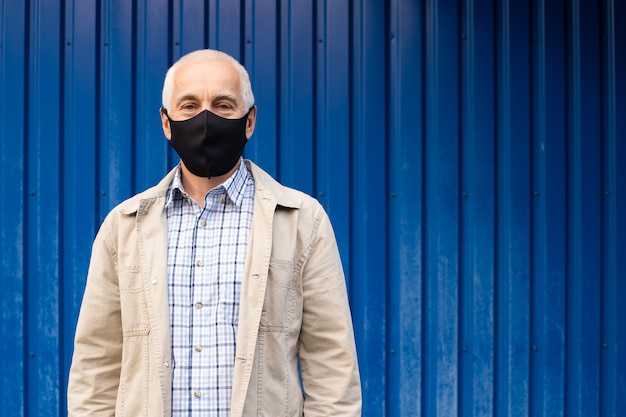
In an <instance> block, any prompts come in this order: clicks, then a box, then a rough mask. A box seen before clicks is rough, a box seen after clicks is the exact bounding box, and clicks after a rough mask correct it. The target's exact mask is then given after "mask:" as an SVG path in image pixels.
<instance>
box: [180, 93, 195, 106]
mask: <svg viewBox="0 0 626 417" xmlns="http://www.w3.org/2000/svg"><path fill="white" fill-rule="evenodd" d="M186 100H199V97H198V96H196V95H194V94H185V95H184V96H180V97H177V98H176V103H175V104H176V105H178V104H180V103H182V102H183V101H186Z"/></svg>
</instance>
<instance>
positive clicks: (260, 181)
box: [119, 159, 302, 215]
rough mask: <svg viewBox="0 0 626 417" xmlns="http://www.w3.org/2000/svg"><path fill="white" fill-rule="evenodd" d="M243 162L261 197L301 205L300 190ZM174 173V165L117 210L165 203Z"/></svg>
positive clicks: (124, 211) (283, 204)
mask: <svg viewBox="0 0 626 417" xmlns="http://www.w3.org/2000/svg"><path fill="white" fill-rule="evenodd" d="M244 163H245V164H246V166H247V168H248V170H249V171H250V173H251V174H252V177H253V178H254V184H255V188H256V190H255V192H256V193H258V194H259V196H260V197H261V198H263V199H268V200H271V201H273V202H274V203H275V204H276V205H278V206H281V207H284V208H291V209H299V208H300V207H302V198H300V192H297V193H294V192H293V191H294V190H292V189H290V188H287V187H285V186H283V185H282V184H280V183H279V182H278V181H276V180H275V179H274V178H272V177H271V176H270V175H269V174H268V173H267V172H265V171H264V170H263V169H261V168H260V167H259V166H258V165H256V164H255V163H254V162H252V161H250V160H249V159H244ZM175 174H176V167H174V168H173V169H171V170H170V172H168V174H167V175H166V176H165V177H164V178H163V179H162V180H161V181H159V183H158V184H157V185H155V186H154V187H151V188H148V189H147V190H146V191H144V192H142V193H139V194H137V195H135V196H134V197H131V198H130V199H128V200H126V201H124V202H123V203H121V204H120V206H119V211H120V212H121V213H122V214H127V215H132V214H136V213H137V211H139V210H140V209H142V210H143V209H145V208H147V207H148V206H149V205H151V204H153V203H154V202H155V201H156V200H158V199H163V204H165V197H166V195H167V190H168V188H169V186H170V184H171V182H172V180H173V179H174V175H175ZM289 191H291V192H289Z"/></svg>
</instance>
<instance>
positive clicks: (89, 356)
mask: <svg viewBox="0 0 626 417" xmlns="http://www.w3.org/2000/svg"><path fill="white" fill-rule="evenodd" d="M246 164H247V166H248V169H249V170H250V172H251V173H252V175H253V177H254V179H255V183H256V193H255V198H254V217H253V224H252V232H251V237H250V243H249V247H248V254H247V257H246V263H245V267H244V276H243V279H242V288H241V303H240V311H239V332H238V335H237V352H236V358H235V369H234V381H233V393H232V400H231V416H234V417H238V416H270V417H278V416H290V417H291V416H301V415H306V416H307V417H309V416H359V415H360V414H361V387H360V382H359V371H358V365H357V358H356V350H355V343H354V335H353V330H352V322H351V316H350V311H349V308H348V300H347V297H346V286H345V281H344V275H343V272H342V267H341V261H340V259H339V253H338V250H337V245H336V242H335V237H334V234H333V231H332V228H331V225H330V222H329V220H328V217H327V215H326V213H325V212H324V210H323V208H322V207H321V205H320V204H319V203H318V202H317V201H316V200H314V199H312V198H311V197H308V196H306V195H305V194H303V193H300V192H298V191H295V190H292V189H289V188H286V187H283V186H282V185H280V184H279V183H277V182H276V181H275V180H273V179H272V178H271V177H270V176H269V175H268V174H266V173H265V172H264V171H262V170H261V169H260V168H259V167H257V166H256V165H254V164H253V163H251V162H250V161H246ZM172 178H173V171H172V172H170V173H169V174H168V175H167V176H166V177H165V178H164V179H163V180H162V181H161V182H160V183H159V184H158V185H157V186H156V187H153V188H150V189H149V190H147V191H145V192H143V193H141V194H138V195H136V196H135V197H133V198H130V199H129V200H127V201H125V202H124V203H122V204H120V205H119V206H118V207H116V208H115V209H113V210H112V211H111V212H110V213H109V215H108V216H107V218H106V219H105V221H104V222H103V224H102V226H101V228H100V231H99V232H98V235H97V236H96V239H95V241H94V244H93V251H92V257H91V264H90V267H89V274H88V278H87V287H86V289H85V294H84V298H83V303H82V306H81V310H80V316H79V319H78V326H77V328H76V339H75V346H74V357H73V360H72V366H71V370H70V377H69V386H68V410H69V415H70V416H73V417H78V416H91V417H96V416H113V415H115V416H127V417H140V416H146V417H158V416H164V417H169V416H171V380H172V376H171V370H170V360H171V351H170V334H169V308H168V300H167V294H168V289H167V266H166V259H167V236H166V234H167V229H166V220H165V210H164V204H165V195H166V191H167V188H168V185H169V184H170V182H171V181H172ZM298 358H299V360H300V366H301V374H302V383H303V386H301V385H300V377H299V374H298V367H297V363H298ZM302 389H304V391H305V392H306V396H303V394H302Z"/></svg>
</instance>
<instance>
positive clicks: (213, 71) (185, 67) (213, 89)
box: [173, 60, 241, 99]
mask: <svg viewBox="0 0 626 417" xmlns="http://www.w3.org/2000/svg"><path fill="white" fill-rule="evenodd" d="M173 87H174V91H173V98H174V99H176V98H177V97H179V96H181V95H189V94H193V95H202V96H203V95H204V94H207V93H208V94H209V95H224V94H227V95H231V96H236V97H238V98H241V86H240V81H239V73H238V72H237V70H236V69H235V67H234V66H233V65H232V64H231V63H230V62H228V61H224V60H212V61H191V62H185V63H183V64H182V65H181V66H180V68H178V70H177V71H176V72H175V74H174V86H173Z"/></svg>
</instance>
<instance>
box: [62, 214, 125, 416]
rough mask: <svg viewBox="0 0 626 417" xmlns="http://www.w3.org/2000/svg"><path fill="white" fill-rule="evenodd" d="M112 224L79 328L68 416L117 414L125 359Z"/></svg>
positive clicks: (95, 256)
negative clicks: (121, 371)
mask: <svg viewBox="0 0 626 417" xmlns="http://www.w3.org/2000/svg"><path fill="white" fill-rule="evenodd" d="M107 230H108V229H107V222H106V221H105V222H104V224H103V225H102V227H101V229H100V232H99V233H98V235H97V236H96V239H95V240H94V244H93V248H92V254H91V261H90V265H89V273H88V276H87V286H86V288H85V293H84V296H83V301H82V305H81V309H80V314H79V318H78V324H77V327H76V335H75V340H74V354H73V358H72V365H71V368H70V375H69V382H68V393H67V403H68V415H69V416H70V417H80V416H92V417H93V416H113V415H115V403H116V398H117V390H118V385H119V376H120V366H121V357H122V327H121V317H120V294H119V286H118V276H117V268H116V258H117V253H116V252H115V250H114V245H113V244H112V239H111V238H110V236H109V235H108V233H107Z"/></svg>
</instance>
